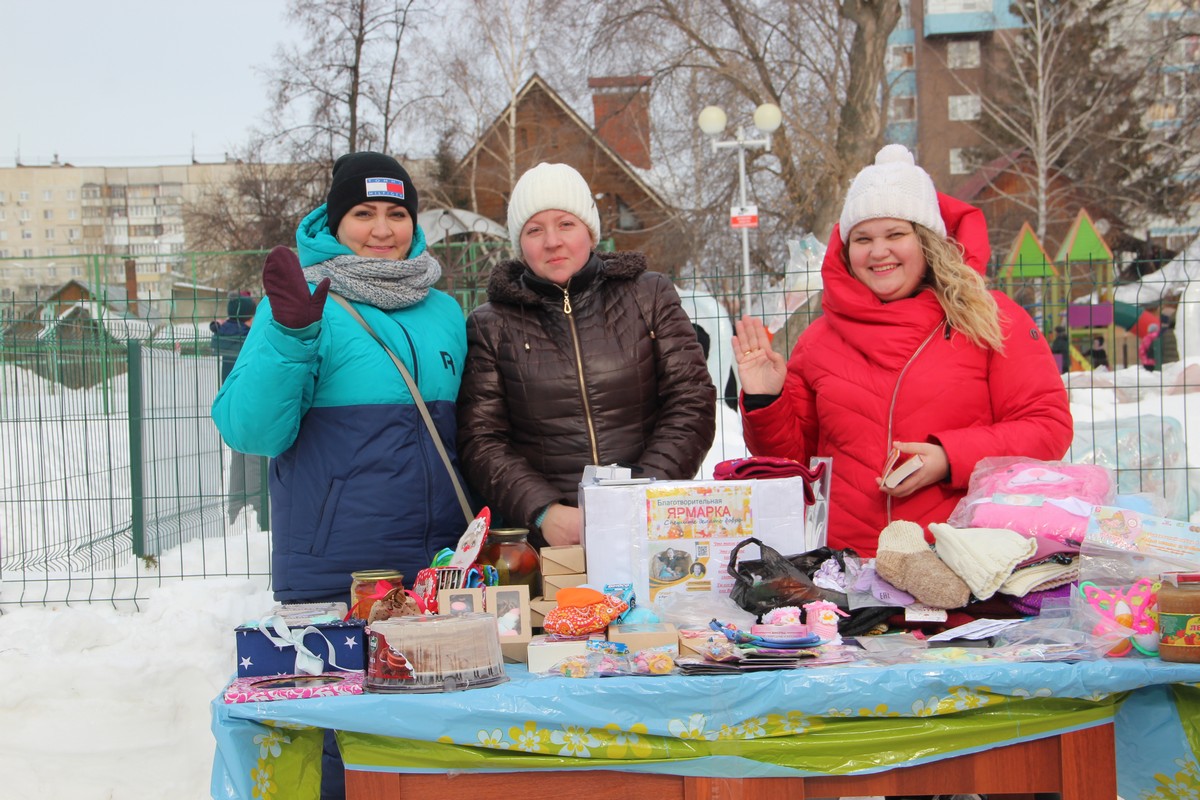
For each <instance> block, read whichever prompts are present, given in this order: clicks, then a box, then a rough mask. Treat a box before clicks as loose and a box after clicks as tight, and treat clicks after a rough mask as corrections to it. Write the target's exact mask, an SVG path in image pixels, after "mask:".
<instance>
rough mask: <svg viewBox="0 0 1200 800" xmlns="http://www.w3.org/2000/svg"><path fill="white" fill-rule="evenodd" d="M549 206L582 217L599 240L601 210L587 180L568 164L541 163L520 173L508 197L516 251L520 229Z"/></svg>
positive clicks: (509, 223) (509, 216)
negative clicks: (597, 206)
mask: <svg viewBox="0 0 1200 800" xmlns="http://www.w3.org/2000/svg"><path fill="white" fill-rule="evenodd" d="M550 209H555V210H558V211H566V212H569V213H571V214H574V215H575V216H577V217H579V220H580V221H581V222H582V223H583V224H584V225H586V226H587V228H588V230H589V231H591V233H592V243H593V244H594V243H595V242H598V241H600V212H598V211H597V210H596V201H595V200H594V199H593V198H592V190H591V189H589V188H588V185H587V181H585V180H584V179H583V176H582V175H580V174H579V172H578V171H576V170H575V168H574V167H571V166H568V165H567V164H548V163H546V162H542V163H541V164H538V165H537V166H536V167H534V168H533V169H530V170H527V171H526V172H525V174H524V175H522V176H521V178H520V180H518V181H517V185H516V186H514V187H513V190H512V197H510V198H509V200H508V238H509V239H510V240H512V246H513V249H514V250H516V251H517V252H520V250H521V229H522V228H524V227H525V223H526V222H528V221H529V218H530V217H532V216H533V215H534V214H538V213H541V212H542V211H549V210H550Z"/></svg>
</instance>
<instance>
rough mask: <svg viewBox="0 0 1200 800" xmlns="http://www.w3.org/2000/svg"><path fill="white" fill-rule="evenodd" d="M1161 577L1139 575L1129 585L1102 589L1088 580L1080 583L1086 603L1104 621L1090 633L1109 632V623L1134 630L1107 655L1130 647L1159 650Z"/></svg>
mask: <svg viewBox="0 0 1200 800" xmlns="http://www.w3.org/2000/svg"><path fill="white" fill-rule="evenodd" d="M1160 586H1162V581H1152V580H1150V579H1149V578H1140V579H1139V580H1137V581H1136V582H1134V584H1133V585H1132V586H1130V587H1129V588H1128V589H1125V590H1122V589H1120V588H1112V589H1102V588H1100V587H1099V586H1097V585H1096V584H1094V583H1092V582H1091V581H1083V582H1082V583H1080V584H1079V591H1080V593H1081V594H1083V596H1084V599H1086V600H1087V601H1088V604H1089V605H1090V606H1091V607H1092V608H1093V609H1095V610H1096V611H1098V612H1100V615H1101V616H1103V617H1104V619H1105V622H1102V623H1100V624H1099V625H1097V626H1096V627H1095V628H1093V629H1092V633H1093V634H1096V635H1103V634H1106V633H1111V632H1112V630H1113V628H1112V625H1111V623H1114V622H1115V623H1116V624H1117V625H1120V626H1121V627H1124V628H1129V629H1131V630H1132V631H1133V635H1132V636H1130V637H1129V638H1128V639H1125V640H1123V641H1121V642H1120V643H1118V644H1117V645H1116V646H1115V647H1113V648H1112V649H1111V650H1109V651H1108V655H1110V656H1123V655H1127V654H1128V653H1129V651H1130V650H1131V649H1135V650H1137V651H1138V652H1139V653H1141V654H1142V655H1146V656H1153V655H1157V654H1158V589H1159V587H1160Z"/></svg>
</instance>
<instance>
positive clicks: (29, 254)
mask: <svg viewBox="0 0 1200 800" xmlns="http://www.w3.org/2000/svg"><path fill="white" fill-rule="evenodd" d="M21 258H33V248H32V247H26V248H24V249H23V250H21ZM26 274H27V277H30V278H32V277H33V270H32V269H31V270H29V271H28V272H27V273H26Z"/></svg>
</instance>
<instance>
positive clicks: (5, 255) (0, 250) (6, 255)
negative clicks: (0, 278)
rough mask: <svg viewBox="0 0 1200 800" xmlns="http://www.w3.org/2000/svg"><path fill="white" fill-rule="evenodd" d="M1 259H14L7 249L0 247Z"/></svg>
mask: <svg viewBox="0 0 1200 800" xmlns="http://www.w3.org/2000/svg"><path fill="white" fill-rule="evenodd" d="M0 258H12V255H11V254H10V253H9V251H8V250H7V249H6V248H3V247H0Z"/></svg>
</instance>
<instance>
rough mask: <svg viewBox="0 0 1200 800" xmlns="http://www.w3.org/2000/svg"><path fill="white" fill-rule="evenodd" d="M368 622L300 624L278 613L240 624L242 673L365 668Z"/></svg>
mask: <svg viewBox="0 0 1200 800" xmlns="http://www.w3.org/2000/svg"><path fill="white" fill-rule="evenodd" d="M365 626H366V623H364V622H363V621H362V620H357V619H356V620H349V621H341V620H338V621H336V622H319V623H313V624H311V625H302V624H301V625H298V624H295V623H289V622H288V621H287V620H285V619H284V618H283V617H281V616H278V615H273V616H269V617H264V618H263V619H261V620H259V621H258V622H253V623H247V624H245V625H240V626H238V628H237V629H236V636H237V674H238V677H239V678H256V677H263V676H268V675H300V674H303V675H320V674H321V673H323V672H352V671H356V670H357V671H363V670H365V669H366V656H365V654H364V650H365V648H364V646H363V645H364V643H365V641H366V639H365V636H364V634H363V629H364V627H365Z"/></svg>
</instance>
